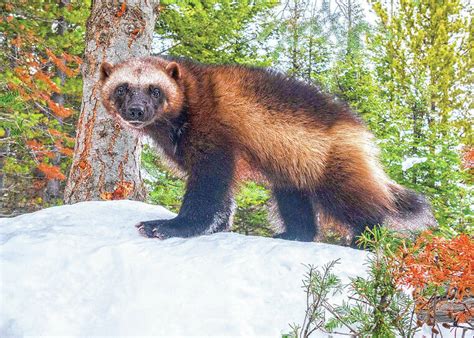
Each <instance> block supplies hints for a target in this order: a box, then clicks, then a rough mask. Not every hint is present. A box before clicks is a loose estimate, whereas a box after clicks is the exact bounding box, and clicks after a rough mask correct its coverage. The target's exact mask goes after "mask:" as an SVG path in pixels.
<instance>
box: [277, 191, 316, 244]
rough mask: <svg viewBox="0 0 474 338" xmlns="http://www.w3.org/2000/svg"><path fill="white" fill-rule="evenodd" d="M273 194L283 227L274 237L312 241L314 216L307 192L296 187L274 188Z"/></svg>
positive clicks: (314, 225)
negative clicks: (282, 230) (281, 231)
mask: <svg viewBox="0 0 474 338" xmlns="http://www.w3.org/2000/svg"><path fill="white" fill-rule="evenodd" d="M273 195H274V197H275V200H276V202H277V207H278V214H279V216H280V218H281V220H282V222H283V226H284V229H285V230H284V232H283V233H281V234H279V235H277V236H276V237H277V238H283V239H289V240H297V241H304V242H312V241H313V240H314V237H315V236H316V218H315V215H314V210H313V205H312V203H311V199H310V197H309V196H308V194H306V193H304V192H301V191H298V190H296V189H284V188H274V189H273Z"/></svg>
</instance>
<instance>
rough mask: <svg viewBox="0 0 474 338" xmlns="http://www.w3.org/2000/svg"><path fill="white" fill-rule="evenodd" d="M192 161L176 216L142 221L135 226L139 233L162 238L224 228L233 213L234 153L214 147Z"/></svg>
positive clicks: (209, 232)
mask: <svg viewBox="0 0 474 338" xmlns="http://www.w3.org/2000/svg"><path fill="white" fill-rule="evenodd" d="M195 163H196V165H195V166H194V167H193V168H192V170H191V173H190V176H189V179H188V182H187V188H186V193H185V195H184V198H183V204H182V206H181V209H180V211H179V214H178V216H176V217H175V218H174V219H171V220H155V221H148V222H141V223H140V224H138V225H137V227H138V228H139V231H140V233H141V234H142V235H144V236H146V237H158V238H160V239H165V238H170V237H193V236H198V235H203V234H211V233H214V232H218V231H223V230H227V228H228V227H229V225H230V224H229V223H230V218H231V216H232V213H233V199H232V191H231V190H232V180H233V174H234V159H233V156H232V155H231V154H228V153H226V152H224V151H223V150H217V151H214V152H213V153H208V154H205V155H203V158H202V159H200V160H198V161H196V162H195Z"/></svg>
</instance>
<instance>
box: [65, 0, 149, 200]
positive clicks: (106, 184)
mask: <svg viewBox="0 0 474 338" xmlns="http://www.w3.org/2000/svg"><path fill="white" fill-rule="evenodd" d="M157 6H158V1H157V0H127V1H126V5H122V3H121V2H119V1H117V0H107V1H105V0H102V1H93V3H92V9H91V15H90V17H89V19H88V22H87V34H86V50H85V57H84V64H83V69H82V76H83V81H84V82H83V98H82V105H81V114H80V116H79V121H78V126H77V134H76V146H75V150H74V158H73V164H72V167H71V171H70V173H69V178H68V182H67V185H66V190H65V193H64V200H65V202H66V203H75V202H80V201H86V200H99V199H101V196H102V198H104V196H107V195H108V196H111V195H113V196H115V197H116V196H117V195H120V196H119V197H117V198H130V199H136V200H143V199H144V197H145V190H144V185H143V181H142V178H141V175H140V168H139V166H140V151H141V142H140V141H139V140H138V139H137V136H136V135H133V134H132V133H130V132H127V131H126V130H123V129H122V127H121V126H120V124H119V123H117V122H116V121H114V120H113V119H112V118H111V117H110V115H108V114H107V112H106V111H105V109H104V107H103V106H102V104H101V102H100V93H99V87H98V83H97V82H98V80H99V69H100V65H101V63H102V62H104V61H107V62H110V63H112V64H115V63H117V62H120V61H123V60H125V59H128V58H130V57H134V56H147V55H150V52H151V47H152V35H153V29H154V25H155V19H156V12H157V9H158V8H157ZM117 191H120V192H122V193H121V194H116V193H114V192H117Z"/></svg>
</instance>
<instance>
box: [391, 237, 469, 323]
mask: <svg viewBox="0 0 474 338" xmlns="http://www.w3.org/2000/svg"><path fill="white" fill-rule="evenodd" d="M390 265H391V268H392V270H393V276H394V280H395V283H396V284H397V285H399V286H406V287H410V288H412V289H413V296H414V299H415V301H416V303H417V310H425V311H427V312H428V313H431V312H432V311H433V309H432V306H431V305H430V303H431V301H432V299H433V297H436V296H439V295H434V296H433V295H431V296H427V293H426V290H427V289H428V288H432V287H437V288H443V289H445V290H446V298H447V299H448V300H449V301H451V302H461V303H462V301H463V300H464V299H466V298H468V297H472V296H474V239H473V238H472V237H469V236H468V235H465V234H462V235H459V236H456V237H454V238H452V239H447V238H443V237H440V236H435V235H433V234H432V233H431V232H429V231H427V232H425V233H423V234H422V235H421V236H420V237H419V238H418V239H417V240H416V242H415V243H414V245H413V246H411V247H405V246H404V247H402V248H401V249H399V250H398V251H397V253H396V254H395V255H394V256H393V257H392V258H391V263H390ZM433 317H434V316H433ZM452 317H453V319H454V320H455V322H457V323H464V322H467V321H468V320H470V319H471V320H472V319H473V318H474V309H473V308H472V306H471V307H469V306H465V309H464V310H463V311H459V312H457V313H453V314H452Z"/></svg>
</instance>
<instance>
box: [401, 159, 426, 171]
mask: <svg viewBox="0 0 474 338" xmlns="http://www.w3.org/2000/svg"><path fill="white" fill-rule="evenodd" d="M423 162H426V157H416V156H414V157H408V158H405V159H404V160H403V162H402V170H403V171H407V170H408V169H410V168H412V167H413V166H414V165H415V164H418V163H423Z"/></svg>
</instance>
